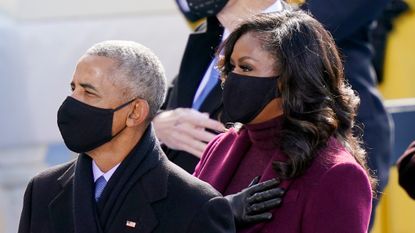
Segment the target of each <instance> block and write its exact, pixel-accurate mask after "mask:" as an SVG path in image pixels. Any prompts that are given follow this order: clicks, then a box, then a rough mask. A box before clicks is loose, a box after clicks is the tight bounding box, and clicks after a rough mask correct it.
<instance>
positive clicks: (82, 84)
mask: <svg viewBox="0 0 415 233" xmlns="http://www.w3.org/2000/svg"><path fill="white" fill-rule="evenodd" d="M79 85H80V86H81V87H83V88H85V89H91V90H93V91H95V92H98V90H97V89H96V88H95V87H94V86H92V85H91V84H89V83H80V84H79Z"/></svg>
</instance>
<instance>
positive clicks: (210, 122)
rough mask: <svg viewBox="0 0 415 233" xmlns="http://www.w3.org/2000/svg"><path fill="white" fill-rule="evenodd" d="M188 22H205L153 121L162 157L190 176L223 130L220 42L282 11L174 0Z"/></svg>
mask: <svg viewBox="0 0 415 233" xmlns="http://www.w3.org/2000/svg"><path fill="white" fill-rule="evenodd" d="M176 3H177V5H178V7H179V8H180V10H181V12H183V14H184V15H185V16H186V17H187V19H188V20H190V21H195V20H198V19H201V18H204V17H207V19H206V22H204V23H203V24H202V25H200V26H199V27H198V28H197V29H196V32H195V33H193V34H190V36H189V39H188V41H187V44H186V48H185V51H184V54H183V57H182V60H181V64H180V70H179V74H178V75H177V77H176V78H175V79H174V80H173V83H172V85H171V88H170V91H169V96H168V97H167V102H166V109H167V111H165V112H162V113H161V114H159V115H158V116H157V117H156V118H155V119H154V124H155V130H156V134H157V136H158V138H159V139H160V140H161V142H162V143H164V144H165V145H166V146H167V147H166V154H167V156H168V157H169V158H170V160H172V161H173V162H174V163H176V164H177V165H179V166H180V167H182V168H184V169H185V170H186V171H188V172H189V173H192V172H193V171H194V168H195V166H196V164H197V163H198V161H199V159H200V156H201V155H202V153H203V150H204V149H205V148H206V145H207V143H208V142H209V141H211V140H212V139H213V137H214V136H215V135H216V134H217V133H218V132H222V131H223V130H224V125H223V123H226V122H227V121H228V120H229V119H228V117H227V116H226V114H224V113H223V111H222V110H223V105H222V90H221V88H220V83H219V72H218V71H217V70H216V65H217V60H216V59H215V53H216V50H217V48H218V47H219V45H220V44H221V42H223V41H224V40H225V39H226V38H227V36H228V35H229V33H230V32H232V31H233V29H234V28H235V27H236V26H237V25H238V24H239V23H240V22H241V21H242V20H244V19H246V18H248V17H250V16H252V15H254V14H257V13H260V12H273V11H278V10H281V9H282V8H283V5H282V2H281V1H280V0H258V1H252V0H214V1H204V0H176Z"/></svg>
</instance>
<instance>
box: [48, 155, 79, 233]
mask: <svg viewBox="0 0 415 233" xmlns="http://www.w3.org/2000/svg"><path fill="white" fill-rule="evenodd" d="M74 168H75V163H73V164H72V166H70V167H69V168H68V170H66V172H65V173H64V174H63V175H62V176H61V177H59V178H58V183H59V184H60V186H61V187H62V190H61V192H60V193H58V195H56V197H55V199H53V200H52V202H51V203H49V216H50V219H51V223H52V230H53V232H60V233H72V232H74V219H73V177H74Z"/></svg>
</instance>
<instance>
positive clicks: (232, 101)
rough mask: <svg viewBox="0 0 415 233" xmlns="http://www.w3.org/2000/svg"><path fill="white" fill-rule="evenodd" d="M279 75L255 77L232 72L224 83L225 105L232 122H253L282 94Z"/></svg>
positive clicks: (223, 97)
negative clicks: (278, 82) (278, 85)
mask: <svg viewBox="0 0 415 233" xmlns="http://www.w3.org/2000/svg"><path fill="white" fill-rule="evenodd" d="M277 79H278V76H277V77H268V78H266V77H254V76H245V75H240V74H236V73H233V72H230V73H229V74H228V76H227V78H226V80H225V82H224V85H223V96H222V101H223V107H224V112H225V114H226V115H227V116H228V117H229V119H230V121H232V122H240V123H243V124H247V123H249V122H251V121H252V120H253V119H254V118H255V117H256V116H257V115H258V114H259V113H260V112H261V111H262V110H263V109H264V108H265V106H266V105H267V104H268V103H269V102H271V100H273V99H275V98H278V97H280V96H281V94H280V93H279V91H278V87H277Z"/></svg>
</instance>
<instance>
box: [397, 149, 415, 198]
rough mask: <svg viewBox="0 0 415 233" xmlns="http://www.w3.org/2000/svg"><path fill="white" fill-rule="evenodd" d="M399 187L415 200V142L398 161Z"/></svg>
mask: <svg viewBox="0 0 415 233" xmlns="http://www.w3.org/2000/svg"><path fill="white" fill-rule="evenodd" d="M397 165H398V172H399V185H400V186H401V187H402V188H403V189H405V191H406V192H407V193H408V195H409V196H410V197H411V198H412V199H414V200H415V141H413V142H412V143H411V145H409V147H408V149H406V151H405V152H404V153H403V154H402V156H401V157H400V158H399V160H398V163H397Z"/></svg>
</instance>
